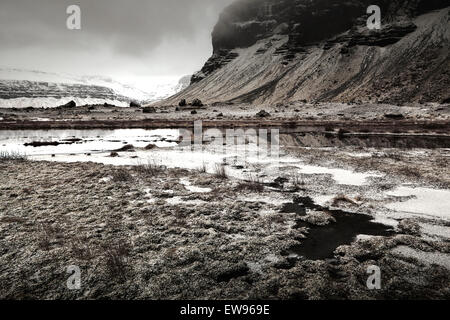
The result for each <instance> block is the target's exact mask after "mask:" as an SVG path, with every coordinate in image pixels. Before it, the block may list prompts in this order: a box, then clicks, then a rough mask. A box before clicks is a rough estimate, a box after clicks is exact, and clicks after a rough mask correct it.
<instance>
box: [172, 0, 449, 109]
mask: <svg viewBox="0 0 450 320" xmlns="http://www.w3.org/2000/svg"><path fill="white" fill-rule="evenodd" d="M371 4H372V1H369V0H349V1H345V2H342V1H338V0H314V1H309V0H266V1H259V0H238V1H236V2H235V3H233V4H232V5H231V6H229V7H228V8H226V9H225V11H224V12H223V13H222V14H221V16H220V19H219V21H218V23H217V25H216V26H215V28H214V30H213V33H212V42H213V55H212V57H211V58H210V59H209V60H208V61H207V62H206V64H205V65H204V67H203V68H202V70H201V71H200V72H198V73H197V74H195V75H194V76H193V77H192V79H191V86H190V87H189V88H188V89H186V90H185V91H184V92H183V93H182V95H176V96H175V98H174V99H173V100H174V101H177V102H178V101H179V100H180V98H187V99H192V98H194V97H199V98H201V99H202V100H203V101H204V102H206V103H214V102H237V103H240V102H242V103H258V104H261V103H276V102H280V101H284V102H286V101H296V100H306V101H340V102H358V101H371V102H389V103H401V102H409V101H420V102H425V101H442V100H444V99H445V98H446V96H445V95H446V93H445V92H446V90H447V89H446V87H448V83H449V79H450V76H449V71H448V70H450V68H449V67H450V60H449V58H448V52H449V42H450V40H449V39H450V35H449V28H448V17H449V9H448V7H446V6H448V3H447V1H443V0H390V1H388V0H381V1H378V3H377V5H379V6H380V7H381V14H382V28H381V30H368V28H367V26H366V21H367V19H368V17H369V15H368V14H367V13H366V11H367V8H368V6H369V5H371ZM169 100H172V99H169Z"/></svg>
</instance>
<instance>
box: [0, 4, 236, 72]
mask: <svg viewBox="0 0 450 320" xmlns="http://www.w3.org/2000/svg"><path fill="white" fill-rule="evenodd" d="M232 1H233V0H78V1H75V0H1V2H0V43H1V50H0V65H1V66H3V67H5V66H7V67H19V68H34V69H44V70H48V71H60V72H77V73H86V74H99V73H108V74H118V73H139V74H141V75H148V74H159V75H175V74H184V73H189V72H193V71H195V70H196V69H198V68H199V67H200V66H201V64H202V63H203V62H204V60H205V59H206V58H207V57H208V56H209V55H210V53H211V39H210V34H211V31H212V28H213V26H214V24H215V23H216V21H217V18H218V15H219V13H220V11H221V10H222V9H223V8H224V7H225V6H226V5H228V4H230V3H231V2H232ZM72 4H77V5H79V6H80V7H81V14H82V29H81V30H78V31H71V30H68V29H67V28H66V19H67V17H68V16H67V14H66V8H67V7H68V6H69V5H72Z"/></svg>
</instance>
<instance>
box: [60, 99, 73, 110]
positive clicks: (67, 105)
mask: <svg viewBox="0 0 450 320" xmlns="http://www.w3.org/2000/svg"><path fill="white" fill-rule="evenodd" d="M76 106H77V104H76V103H75V101H73V100H72V101H70V102H68V103H66V104H64V105H62V106H60V107H61V108H75V107H76Z"/></svg>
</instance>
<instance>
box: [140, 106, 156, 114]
mask: <svg viewBox="0 0 450 320" xmlns="http://www.w3.org/2000/svg"><path fill="white" fill-rule="evenodd" d="M142 112H143V113H156V109H155V107H145V108H143V109H142Z"/></svg>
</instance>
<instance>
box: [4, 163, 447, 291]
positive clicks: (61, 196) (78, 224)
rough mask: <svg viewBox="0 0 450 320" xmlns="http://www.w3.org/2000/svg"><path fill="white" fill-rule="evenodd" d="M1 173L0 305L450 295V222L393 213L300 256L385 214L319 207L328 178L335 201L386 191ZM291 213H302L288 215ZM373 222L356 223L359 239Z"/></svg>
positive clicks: (180, 175)
mask: <svg viewBox="0 0 450 320" xmlns="http://www.w3.org/2000/svg"><path fill="white" fill-rule="evenodd" d="M376 159H377V158H376ZM384 160H386V161H391V158H390V157H386V158H385V159H383V161H384ZM377 161H378V159H377ZM396 163H397V164H398V160H396ZM362 165H364V164H362ZM0 171H1V172H2V174H1V176H0V243H1V245H0V248H1V252H0V261H1V264H0V265H1V267H0V268H1V269H0V282H1V283H2V286H1V289H0V290H1V291H0V296H1V297H2V298H19V299H23V298H45V299H56V298H63V299H88V298H115V299H118V298H123V299H329V298H331V299H361V298H362V299H372V298H379V299H388V298H389V299H390V298H401V299H403V298H436V299H445V298H446V299H448V298H449V297H450V291H449V290H450V287H449V283H450V273H449V269H448V268H449V267H450V266H449V265H448V261H449V255H450V245H449V241H448V238H449V233H448V227H449V222H448V220H446V219H432V220H430V219H426V218H424V217H417V218H414V217H410V218H404V217H401V216H398V217H396V218H394V220H395V221H396V222H397V224H396V226H391V227H390V228H389V227H387V226H385V227H383V228H381V229H380V230H378V231H380V232H381V233H379V236H372V237H368V236H364V237H363V236H359V237H358V238H357V239H356V240H355V239H351V241H349V243H346V244H344V245H341V246H339V243H338V242H337V243H335V244H333V243H331V244H330V243H326V246H328V247H329V246H330V245H331V247H333V245H334V246H335V247H336V249H335V250H331V251H332V252H333V251H334V252H333V253H332V254H330V255H329V256H323V257H320V259H319V260H316V259H317V257H314V256H311V257H310V258H308V257H302V256H300V255H298V254H295V248H296V247H299V246H300V247H301V244H302V242H306V241H307V240H305V239H308V237H309V236H311V237H314V236H318V240H320V241H327V240H324V238H323V237H322V238H320V235H318V234H317V233H316V232H315V231H314V230H321V228H331V229H332V230H333V229H334V228H333V225H334V224H336V225H337V223H338V222H339V219H340V217H339V216H335V215H334V213H333V212H334V211H335V210H343V211H345V212H347V213H346V214H347V215H348V214H350V215H351V214H354V215H357V214H359V213H366V214H373V212H376V211H377V210H385V209H381V208H382V207H383V206H384V205H385V202H386V200H385V199H384V200H383V199H380V198H378V199H377V197H376V196H375V197H373V198H372V199H370V198H369V199H367V198H365V197H364V196H360V197H353V198H352V196H345V195H344V194H341V195H339V193H336V194H335V197H332V198H331V199H329V200H328V201H326V203H323V204H321V205H317V204H315V203H314V202H313V200H311V199H314V195H317V193H318V192H319V190H321V189H323V188H325V186H326V184H327V182H326V181H328V184H329V185H330V187H328V188H327V192H328V193H331V194H333V192H334V189H338V188H339V190H340V192H341V193H343V192H344V190H345V189H346V188H347V189H348V190H346V191H348V193H347V194H351V193H352V192H351V191H352V190H350V189H352V188H353V190H355V189H359V191H360V193H361V194H362V195H364V194H365V192H364V189H370V188H393V186H392V185H391V186H389V185H382V184H381V182H380V183H378V184H377V183H373V184H371V186H365V187H361V186H360V187H356V186H354V187H350V186H347V187H342V186H341V187H338V186H333V184H332V183H331V184H330V183H329V182H330V178H329V177H327V176H322V175H319V176H310V175H305V176H301V177H300V179H301V182H299V181H298V180H297V181H289V182H286V185H284V186H282V187H278V188H274V187H272V186H268V185H266V184H262V183H260V182H258V181H247V182H244V181H241V180H236V179H230V178H226V177H224V176H221V175H220V174H219V173H216V174H210V173H205V172H202V170H201V169H199V170H195V171H194V170H191V171H188V170H183V169H166V168H161V167H155V166H151V165H149V166H147V165H144V166H133V167H131V166H130V167H115V166H109V165H103V164H94V163H70V164H69V163H56V162H44V161H42V162H34V161H21V160H6V159H4V160H3V161H1V162H0ZM297 179H298V178H297ZM434 179H435V177H434V176H431V180H434ZM447 182H448V181H447ZM368 194H372V193H371V192H368ZM319 198H320V197H319ZM302 199H303V200H302ZM304 199H309V201H306V202H305V200H304ZM289 203H296V204H297V206H298V207H300V208H302V209H303V210H283V208H285V207H286V204H289ZM308 203H309V204H308ZM311 203H314V206H315V207H312V205H311ZM331 208H333V209H331ZM333 210H334V211H333ZM358 217H360V218H362V217H366V216H359V215H358ZM368 217H369V219H359V220H357V221H358V223H360V224H361V225H360V227H361V230H360V232H361V233H364V231H365V230H364V228H366V227H367V223H368V220H371V218H370V216H368ZM349 221H351V219H350V220H349ZM421 225H422V227H421ZM424 226H427V227H426V228H425V229H426V230H428V229H430V228H431V229H433V228H435V229H436V230H444V234H442V232H441V234H439V232H436V233H434V234H429V233H428V234H427V233H426V232H423V231H424V230H423V229H424ZM342 227H343V229H341V231H344V232H345V231H346V230H347V229H348V228H345V225H344V226H342V225H340V228H342ZM353 227H355V226H353ZM356 229H357V230H356V231H355V232H356V233H355V234H354V235H352V236H356V235H357V234H359V232H358V226H356ZM378 231H377V232H375V233H374V234H375V235H377V234H378ZM368 234H371V233H370V232H369V233H368ZM353 240H355V241H353ZM328 241H335V240H333V238H330V239H328ZM320 248H321V246H320V243H319V244H318V250H320ZM424 257H425V258H424ZM69 265H77V266H79V267H80V268H81V271H82V288H81V290H79V291H73V290H68V289H67V287H66V280H67V278H68V276H69V274H67V273H66V268H67V266H69ZM370 265H376V266H379V267H380V268H381V270H382V289H381V290H368V289H367V286H366V280H367V277H368V275H367V268H368V266H370Z"/></svg>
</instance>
